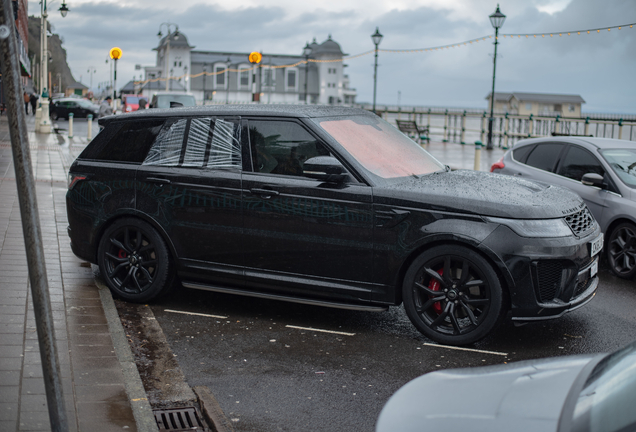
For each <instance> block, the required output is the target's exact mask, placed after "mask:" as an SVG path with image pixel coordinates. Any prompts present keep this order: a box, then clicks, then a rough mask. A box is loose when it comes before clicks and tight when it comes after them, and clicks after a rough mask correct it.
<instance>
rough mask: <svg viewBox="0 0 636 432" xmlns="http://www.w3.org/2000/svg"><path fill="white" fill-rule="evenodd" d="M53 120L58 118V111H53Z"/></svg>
mask: <svg viewBox="0 0 636 432" xmlns="http://www.w3.org/2000/svg"><path fill="white" fill-rule="evenodd" d="M51 120H53V121H55V120H57V113H56V112H55V111H53V112H52V113H51Z"/></svg>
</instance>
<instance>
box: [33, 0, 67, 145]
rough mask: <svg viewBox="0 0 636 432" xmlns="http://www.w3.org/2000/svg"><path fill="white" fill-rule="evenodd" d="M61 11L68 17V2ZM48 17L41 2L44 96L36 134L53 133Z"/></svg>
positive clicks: (41, 58)
mask: <svg viewBox="0 0 636 432" xmlns="http://www.w3.org/2000/svg"><path fill="white" fill-rule="evenodd" d="M58 10H59V11H60V14H61V15H62V18H64V17H65V16H66V14H67V13H68V11H69V8H68V7H67V6H66V2H64V1H63V2H62V6H60V8H59V9H58ZM47 17H48V13H47V9H46V0H42V1H41V2H40V25H41V27H40V38H41V40H40V49H41V51H40V65H41V66H40V73H41V74H42V75H41V80H40V82H41V83H42V84H40V87H41V89H42V95H41V97H40V106H41V108H40V115H39V116H38V115H37V114H36V119H38V121H36V127H35V130H36V132H39V133H51V121H50V120H49V91H50V90H51V89H50V88H47V87H48V86H47V84H46V83H47V78H48V76H49V70H48V67H49V65H48V62H49V59H48V52H49V49H48V38H47V35H46V33H47V31H48V25H47V22H46V18H47Z"/></svg>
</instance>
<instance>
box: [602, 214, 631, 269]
mask: <svg viewBox="0 0 636 432" xmlns="http://www.w3.org/2000/svg"><path fill="white" fill-rule="evenodd" d="M607 261H608V263H609V265H610V268H611V269H612V272H613V273H614V274H615V275H616V276H618V277H620V278H623V279H632V278H633V277H634V276H635V275H636V225H634V224H633V223H631V222H623V223H621V224H619V225H617V226H616V227H615V228H614V229H613V230H612V232H611V234H610V236H609V239H608V241H607Z"/></svg>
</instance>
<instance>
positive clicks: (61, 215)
mask: <svg viewBox="0 0 636 432" xmlns="http://www.w3.org/2000/svg"><path fill="white" fill-rule="evenodd" d="M27 122H28V130H29V131H33V129H34V119H33V117H30V118H29V119H28V121H27ZM61 138H63V137H61V136H59V135H56V134H51V135H40V134H37V135H36V134H35V133H33V132H30V133H29V141H30V145H31V157H32V162H33V168H34V174H35V177H36V191H37V199H38V210H39V215H40V227H41V231H42V238H43V244H44V250H45V257H46V258H45V259H46V271H47V277H48V284H49V290H50V298H51V306H52V311H53V318H54V326H55V335H56V344H57V349H58V355H59V360H60V365H61V374H62V386H63V391H64V398H65V405H66V411H67V416H68V421H69V430H71V431H100V432H101V431H105V432H107V431H121V430H126V431H136V430H137V426H136V423H135V418H134V416H133V410H132V408H131V403H130V402H129V398H128V396H127V393H126V386H125V379H124V374H123V372H122V365H121V363H120V361H119V360H118V357H117V355H116V352H115V348H114V345H113V340H112V338H111V332H110V329H109V326H108V322H107V319H106V316H105V313H104V308H103V306H102V302H101V300H100V293H99V289H98V288H97V287H96V285H95V282H94V278H93V271H92V269H91V266H90V265H89V264H88V263H84V262H82V261H81V260H79V259H78V258H77V257H75V255H73V253H72V252H71V249H70V245H69V239H68V235H67V233H66V227H67V225H68V223H67V219H66V207H65V195H66V173H67V171H68V167H69V164H70V162H71V161H72V160H73V157H74V155H76V154H77V153H78V151H79V150H81V148H82V146H83V145H85V142H83V143H82V141H81V140H76V141H75V142H74V143H73V142H71V143H70V144H71V145H70V146H69V142H68V141H69V140H68V139H61ZM60 143H62V144H63V145H60ZM49 430H50V425H49V418H48V409H47V402H46V396H45V391H44V380H43V374H42V364H41V360H40V353H39V346H38V340H37V332H36V328H35V317H34V313H33V304H32V301H31V292H30V288H29V283H28V268H27V262H26V255H25V248H24V240H23V237H22V225H21V219H20V208H19V203H18V197H17V190H16V181H15V173H14V167H13V159H12V152H11V144H10V138H9V132H8V125H7V118H6V116H3V117H0V432H5V431H11V432H13V431H49Z"/></svg>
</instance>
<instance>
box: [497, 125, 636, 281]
mask: <svg viewBox="0 0 636 432" xmlns="http://www.w3.org/2000/svg"><path fill="white" fill-rule="evenodd" d="M490 171H492V172H495V173H500V174H507V175H512V176H518V177H522V178H526V179H533V180H539V181H542V182H545V183H549V184H554V185H559V186H565V187H567V188H569V189H571V190H573V191H574V192H576V193H578V194H579V195H580V196H581V197H582V198H583V200H585V202H586V204H587V206H588V207H589V209H590V210H591V211H592V214H593V215H594V217H595V218H596V220H597V221H598V223H599V224H600V225H601V229H602V231H603V232H604V233H605V250H606V251H607V260H608V262H609V265H610V268H611V269H612V271H613V272H614V273H615V274H616V275H617V276H620V277H622V278H625V279H632V278H633V277H634V275H636V142H633V141H625V140H617V139H608V138H588V137H546V138H532V139H527V140H522V141H519V142H518V143H517V144H516V145H515V146H514V148H512V149H511V150H508V151H507V152H506V153H505V154H504V156H503V157H502V158H501V159H500V160H499V161H498V162H496V163H495V164H493V165H492V167H491V169H490Z"/></svg>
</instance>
